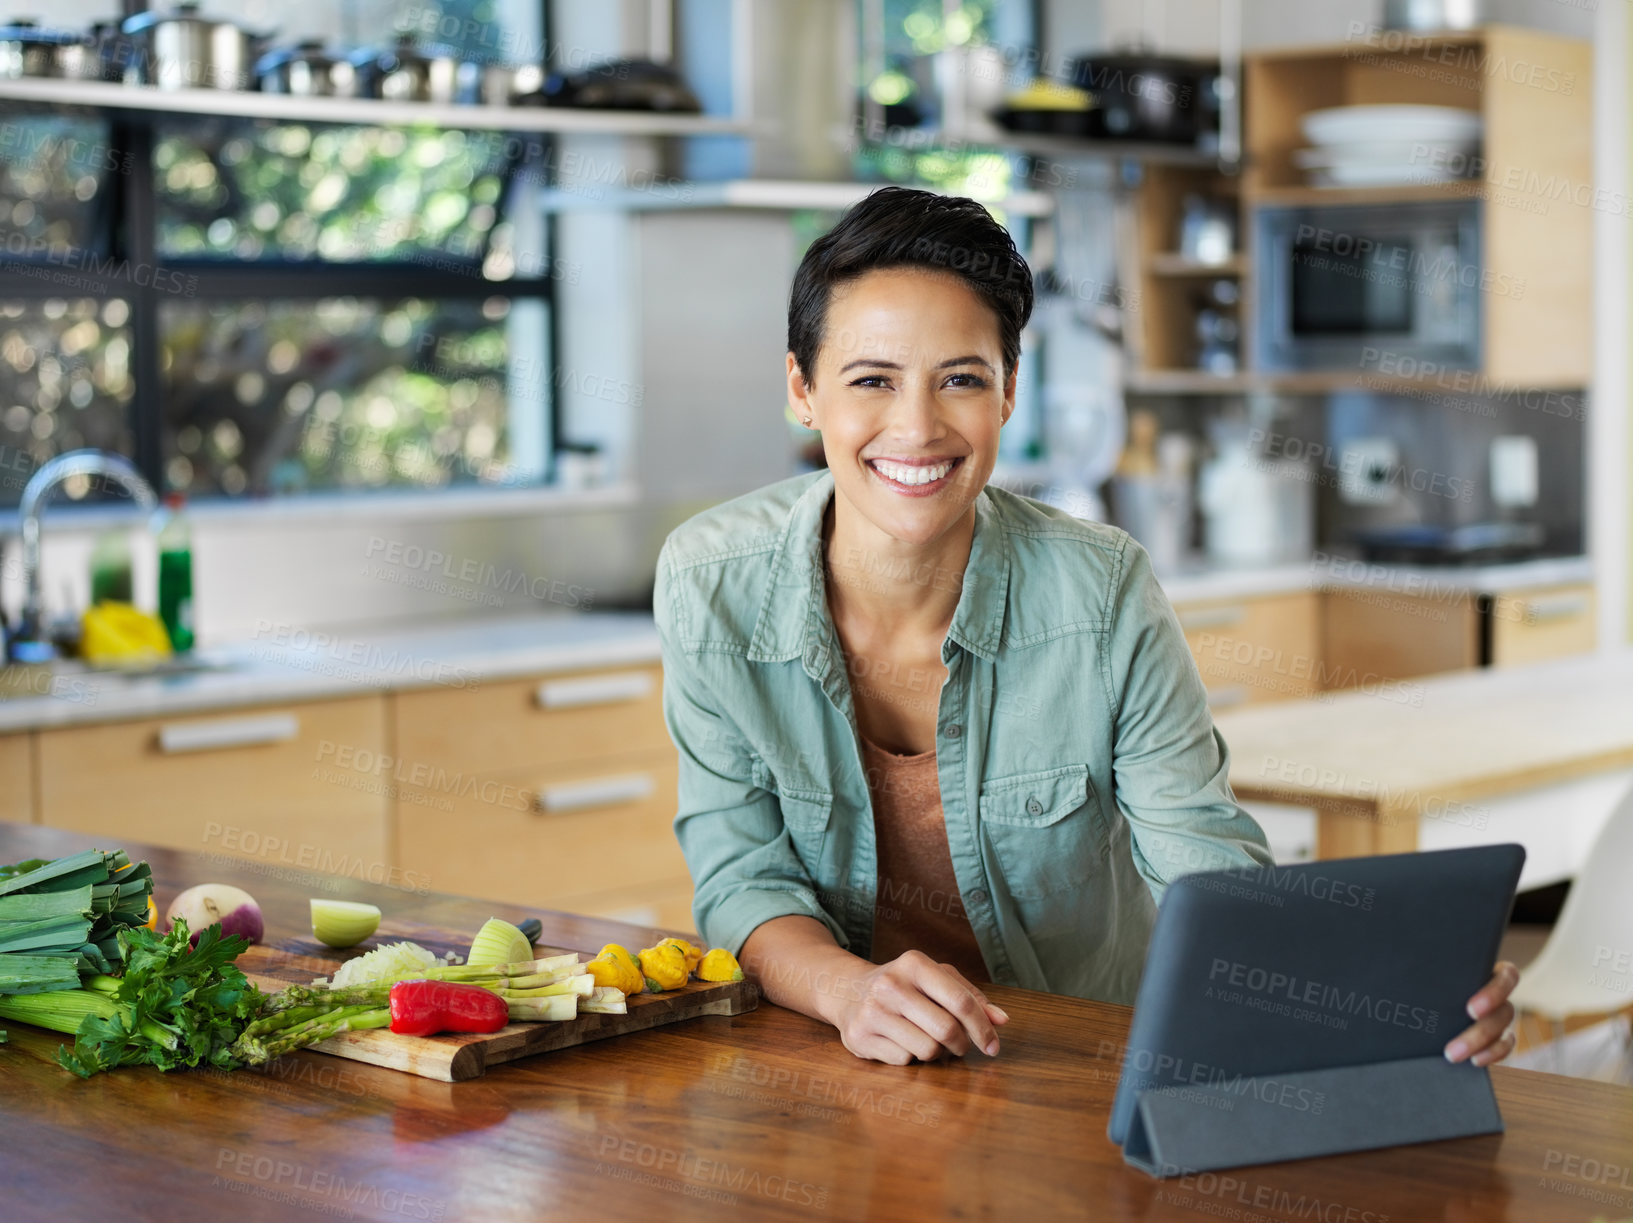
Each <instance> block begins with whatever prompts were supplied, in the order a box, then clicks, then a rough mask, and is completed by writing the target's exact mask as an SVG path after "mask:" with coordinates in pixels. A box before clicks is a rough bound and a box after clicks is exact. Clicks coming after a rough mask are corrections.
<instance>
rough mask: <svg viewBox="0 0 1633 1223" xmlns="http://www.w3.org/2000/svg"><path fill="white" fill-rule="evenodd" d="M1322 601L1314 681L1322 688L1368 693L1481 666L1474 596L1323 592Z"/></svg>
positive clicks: (1477, 616) (1477, 612)
mask: <svg viewBox="0 0 1633 1223" xmlns="http://www.w3.org/2000/svg"><path fill="white" fill-rule="evenodd" d="M1321 603H1322V617H1321V619H1322V632H1321V641H1322V644H1321V655H1322V657H1321V667H1320V669H1319V670H1318V672H1317V679H1318V682H1319V684H1320V687H1322V688H1323V689H1339V688H1363V689H1370V688H1372V687H1374V686H1376V685H1379V684H1388V683H1392V682H1394V681H1398V680H1403V679H1411V678H1413V677H1415V676H1419V675H1433V674H1435V673H1437V672H1440V671H1457V670H1461V669H1464V668H1467V667H1477V666H1479V665H1480V617H1479V611H1478V608H1477V606H1476V600H1475V598H1474V596H1473V595H1472V594H1468V593H1465V592H1462V591H1448V592H1446V594H1445V595H1444V596H1440V595H1436V596H1434V597H1426V596H1423V595H1415V594H1401V593H1396V592H1394V591H1390V590H1385V589H1376V590H1375V589H1356V590H1328V591H1327V592H1326V593H1325V595H1323V597H1322V601H1321Z"/></svg>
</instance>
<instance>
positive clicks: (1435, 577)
mask: <svg viewBox="0 0 1633 1223" xmlns="http://www.w3.org/2000/svg"><path fill="white" fill-rule="evenodd" d="M1592 580H1593V561H1592V560H1591V559H1589V558H1588V557H1586V556H1564V557H1551V558H1548V559H1545V560H1533V561H1516V562H1514V563H1511V564H1503V565H1477V566H1469V565H1375V564H1369V563H1367V562H1366V561H1361V560H1356V559H1354V558H1352V557H1348V556H1339V555H1336V554H1334V555H1329V554H1326V553H1317V554H1316V556H1315V557H1314V558H1312V559H1311V560H1308V561H1305V562H1303V563H1302V564H1293V565H1273V566H1267V567H1264V568H1254V569H1245V568H1244V569H1227V568H1218V567H1208V566H1206V565H1202V564H1199V565H1197V566H1196V567H1195V568H1187V569H1182V570H1179V571H1176V572H1174V573H1168V574H1162V573H1159V574H1158V575H1157V581H1158V583H1159V584H1160V585H1161V586H1162V589H1163V592H1164V593H1165V594H1166V595H1167V596H1168V599H1169V601H1170V602H1172V603H1203V602H1207V601H1209V600H1213V599H1251V598H1255V597H1261V596H1266V595H1277V594H1289V593H1293V592H1296V591H1300V590H1323V589H1370V590H1385V591H1388V592H1389V593H1391V594H1399V595H1414V594H1416V595H1427V596H1433V595H1435V594H1447V593H1450V592H1454V591H1457V592H1464V593H1469V594H1510V593H1513V592H1516V591H1522V590H1535V589H1539V588H1542V587H1546V586H1562V585H1567V584H1570V583H1575V582H1591V581H1592Z"/></svg>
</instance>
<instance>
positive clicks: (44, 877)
mask: <svg viewBox="0 0 1633 1223" xmlns="http://www.w3.org/2000/svg"><path fill="white" fill-rule="evenodd" d="M152 890H153V876H152V872H151V871H149V870H148V866H147V863H145V862H142V863H138V864H136V865H132V864H131V861H130V859H129V858H128V857H126V856H125V854H124V852H123V851H121V850H108V851H104V850H100V849H87V850H85V851H84V852H82V853H77V854H70V855H69V856H67V857H65V858H58V859H56V860H55V861H45V860H43V859H38V858H36V859H32V860H30V861H28V862H18V863H16V864H14V865H11V866H4V867H0V995H7V994H12V995H15V994H36V993H56V992H61V991H64V990H72V989H76V988H78V986H79V979H80V975H81V974H82V973H107V972H112V971H114V970H115V969H117V968H118V966H119V964H120V959H121V955H122V952H121V950H120V944H119V941H118V935H119V933H120V932H121V931H123V930H127V929H130V928H131V927H136V926H141V925H142V924H143V922H145V921H146V920H147V916H148V912H149V894H150V893H151V892H152Z"/></svg>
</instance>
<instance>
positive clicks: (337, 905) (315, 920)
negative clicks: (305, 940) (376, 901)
mask: <svg viewBox="0 0 1633 1223" xmlns="http://www.w3.org/2000/svg"><path fill="white" fill-rule="evenodd" d="M379 928H380V909H379V906H377V905H366V904H360V903H358V902H357V901H353V900H319V899H317V898H315V897H314V898H313V900H312V935H313V937H314V938H316V939H317V941H318V942H320V943H322V944H323V945H324V946H325V947H336V948H340V947H355V946H357V944H359V943H361V942H362V941H363V940H364V939H366V938H368V936H369V935H371V934H373V933H374V932H375V931H376V930H378V929H379Z"/></svg>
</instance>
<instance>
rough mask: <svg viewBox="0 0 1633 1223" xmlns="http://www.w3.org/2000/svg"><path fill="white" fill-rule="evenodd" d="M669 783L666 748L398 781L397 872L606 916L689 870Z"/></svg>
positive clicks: (461, 889) (429, 884)
mask: <svg viewBox="0 0 1633 1223" xmlns="http://www.w3.org/2000/svg"><path fill="white" fill-rule="evenodd" d="M676 778H677V769H676V760H675V755H674V753H673V752H672V751H671V752H667V753H652V754H648V755H647V756H644V757H639V758H636V759H633V760H631V759H630V758H628V757H622V758H619V759H617V760H614V761H603V762H601V763H597V764H589V763H578V764H575V765H572V766H570V767H567V766H561V767H556V768H552V769H527V770H521V771H517V772H512V773H506V774H499V775H491V774H490V775H485V776H484V775H482V774H477V773H471V772H466V773H464V774H444V775H442V776H433V777H431V778H428V779H425V780H426V782H427V784H422V785H404V786H402V787H401V789H400V790H399V791H398V801H397V835H398V845H399V853H400V861H401V865H402V868H403V871H404V874H405V877H407V878H409V879H411V880H413V881H414V883H415V885H416V886H421V887H426V888H429V889H430V890H432V891H435V892H452V893H454V894H455V895H459V896H480V897H483V898H484V899H489V900H501V901H507V902H509V903H512V904H521V905H534V906H538V907H541V908H549V909H560V910H562V911H563V912H571V913H588V912H591V911H596V912H609V915H610V910H611V909H615V908H617V907H619V906H626V907H627V906H629V905H631V904H633V903H634V902H635V900H636V899H637V898H638V896H639V894H640V893H641V892H642V891H643V890H644V889H649V888H656V887H663V888H667V889H670V890H672V889H673V885H674V884H675V882H676V881H677V880H679V879H684V878H686V877H687V872H686V859H685V858H684V857H682V856H681V852H680V844H679V842H678V841H676V839H675V831H674V827H673V821H674V818H675V803H676V795H675V789H676ZM687 904H688V905H690V898H689V897H688V899H687Z"/></svg>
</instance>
